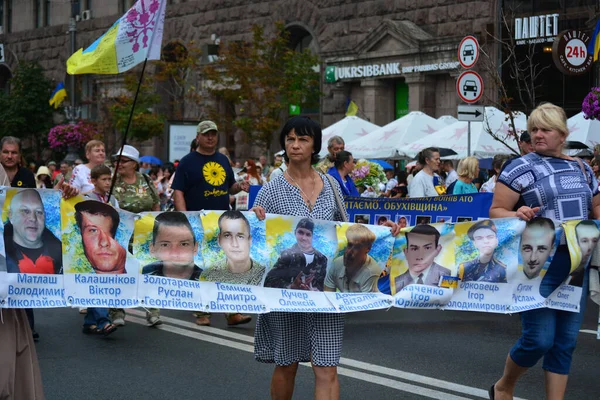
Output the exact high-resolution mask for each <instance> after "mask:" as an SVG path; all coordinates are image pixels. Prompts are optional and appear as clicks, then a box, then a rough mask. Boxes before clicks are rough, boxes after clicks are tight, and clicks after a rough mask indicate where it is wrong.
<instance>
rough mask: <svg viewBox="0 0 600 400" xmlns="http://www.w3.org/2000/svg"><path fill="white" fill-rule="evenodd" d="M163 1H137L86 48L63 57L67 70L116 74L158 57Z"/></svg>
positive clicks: (81, 72)
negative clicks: (67, 57)
mask: <svg viewBox="0 0 600 400" xmlns="http://www.w3.org/2000/svg"><path fill="white" fill-rule="evenodd" d="M166 3H167V1H166V0H138V1H137V2H136V3H135V4H134V5H133V7H131V8H130V9H129V11H127V13H126V14H125V15H123V16H122V17H121V18H119V20H118V21H117V22H115V23H114V24H113V26H112V27H111V28H110V29H109V30H108V31H107V32H106V33H105V34H104V35H102V36H100V37H99V38H98V39H97V40H96V41H95V42H94V43H92V45H91V46H90V47H88V48H87V49H85V50H84V49H79V50H78V51H77V52H76V53H75V54H73V55H72V56H71V57H69V59H68V60H67V72H68V73H69V74H71V75H79V74H119V73H121V72H125V71H128V70H130V69H131V68H133V67H135V66H136V65H138V64H139V63H141V62H143V61H144V60H146V59H148V60H159V59H160V50H161V46H162V37H163V29H164V23H165V8H166Z"/></svg>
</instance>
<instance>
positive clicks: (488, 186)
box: [479, 154, 510, 193]
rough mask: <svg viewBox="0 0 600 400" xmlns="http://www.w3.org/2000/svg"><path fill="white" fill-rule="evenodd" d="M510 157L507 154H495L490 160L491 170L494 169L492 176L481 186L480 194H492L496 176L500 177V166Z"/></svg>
mask: <svg viewBox="0 0 600 400" xmlns="http://www.w3.org/2000/svg"><path fill="white" fill-rule="evenodd" d="M509 158H510V156H509V155H508V154H496V155H495V156H494V158H493V159H492V168H493V169H494V172H495V173H494V175H492V177H491V178H490V179H488V180H487V181H486V182H485V183H484V184H483V185H481V189H479V191H480V192H488V193H494V189H496V180H497V179H498V175H500V170H501V169H502V166H503V165H504V163H505V162H506V160H508V159H509Z"/></svg>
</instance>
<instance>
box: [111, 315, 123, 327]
mask: <svg viewBox="0 0 600 400" xmlns="http://www.w3.org/2000/svg"><path fill="white" fill-rule="evenodd" d="M112 323H113V325H117V326H125V318H121V317H119V318H115V319H113V322H112Z"/></svg>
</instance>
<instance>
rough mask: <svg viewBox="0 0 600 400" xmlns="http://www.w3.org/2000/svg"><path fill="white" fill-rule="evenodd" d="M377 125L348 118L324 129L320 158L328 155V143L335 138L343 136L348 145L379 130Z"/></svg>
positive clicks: (355, 118) (357, 118)
mask: <svg viewBox="0 0 600 400" xmlns="http://www.w3.org/2000/svg"><path fill="white" fill-rule="evenodd" d="M378 128H379V125H375V124H373V123H371V122H369V121H366V120H364V119H362V118H359V117H346V118H344V119H342V120H340V121H338V122H336V123H335V124H333V125H330V126H328V127H327V128H325V129H323V142H322V143H323V145H322V146H321V152H320V153H319V156H320V157H324V156H325V155H327V141H328V140H329V139H330V138H331V137H333V136H341V137H342V139H344V142H345V143H346V145H347V144H348V143H350V142H352V141H354V140H356V139H358V138H361V137H363V136H366V135H367V134H368V133H370V132H373V131H374V130H375V129H378Z"/></svg>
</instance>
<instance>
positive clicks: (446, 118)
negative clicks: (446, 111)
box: [437, 115, 458, 125]
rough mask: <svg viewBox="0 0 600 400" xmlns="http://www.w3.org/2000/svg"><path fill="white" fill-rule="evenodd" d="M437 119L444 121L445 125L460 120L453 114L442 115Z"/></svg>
mask: <svg viewBox="0 0 600 400" xmlns="http://www.w3.org/2000/svg"><path fill="white" fill-rule="evenodd" d="M437 120H438V122H440V123H442V124H443V125H452V124H453V123H455V122H456V121H458V120H457V119H456V118H454V117H453V116H452V115H442V116H441V117H439V118H438V119H437Z"/></svg>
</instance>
